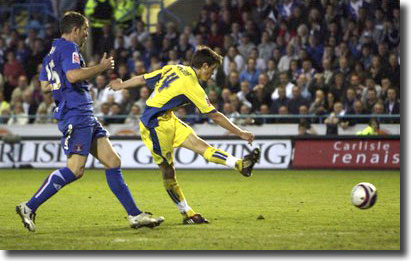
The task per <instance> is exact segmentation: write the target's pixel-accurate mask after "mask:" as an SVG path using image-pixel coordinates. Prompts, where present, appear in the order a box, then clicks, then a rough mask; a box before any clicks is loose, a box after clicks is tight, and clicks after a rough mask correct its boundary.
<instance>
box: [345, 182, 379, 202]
mask: <svg viewBox="0 0 411 261" xmlns="http://www.w3.org/2000/svg"><path fill="white" fill-rule="evenodd" d="M376 201H377V189H376V188H375V186H374V185H373V184H371V183H367V182H361V183H358V184H357V185H355V186H354V187H353V189H352V192H351V202H352V204H353V205H354V206H356V207H357V208H361V209H367V208H370V207H372V206H374V204H375V202H376Z"/></svg>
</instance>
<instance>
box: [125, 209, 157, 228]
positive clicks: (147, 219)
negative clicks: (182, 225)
mask: <svg viewBox="0 0 411 261" xmlns="http://www.w3.org/2000/svg"><path fill="white" fill-rule="evenodd" d="M128 221H129V222H130V227H132V228H140V227H150V228H153V227H156V226H158V225H160V224H161V223H162V222H163V221H164V217H161V216H160V217H153V216H152V214H151V213H150V212H143V213H141V214H139V215H137V216H128Z"/></svg>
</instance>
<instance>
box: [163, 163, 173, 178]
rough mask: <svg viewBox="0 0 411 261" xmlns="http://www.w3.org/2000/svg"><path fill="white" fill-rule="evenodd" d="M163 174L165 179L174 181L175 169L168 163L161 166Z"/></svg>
mask: <svg viewBox="0 0 411 261" xmlns="http://www.w3.org/2000/svg"><path fill="white" fill-rule="evenodd" d="M159 167H160V169H161V172H162V174H163V179H174V178H175V169H174V166H172V165H170V164H168V163H162V164H160V165H159Z"/></svg>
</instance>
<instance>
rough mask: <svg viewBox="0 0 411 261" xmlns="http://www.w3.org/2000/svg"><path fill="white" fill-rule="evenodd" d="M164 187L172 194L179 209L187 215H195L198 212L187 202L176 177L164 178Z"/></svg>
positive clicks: (171, 196)
mask: <svg viewBox="0 0 411 261" xmlns="http://www.w3.org/2000/svg"><path fill="white" fill-rule="evenodd" d="M164 187H165V189H166V191H167V193H168V195H169V196H170V198H171V200H172V201H173V202H174V203H176V205H177V208H178V211H179V212H180V213H181V214H182V215H184V216H187V217H191V216H194V215H195V214H196V213H195V212H194V210H193V209H192V208H191V207H190V206H189V205H188V204H187V201H186V199H185V197H184V194H183V191H182V190H181V188H180V186H179V185H178V183H177V180H175V179H164Z"/></svg>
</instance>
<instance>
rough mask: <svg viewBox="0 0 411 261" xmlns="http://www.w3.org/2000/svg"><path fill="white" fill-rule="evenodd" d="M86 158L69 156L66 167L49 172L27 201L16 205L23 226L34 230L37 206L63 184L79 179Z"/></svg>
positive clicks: (75, 155)
mask: <svg viewBox="0 0 411 261" xmlns="http://www.w3.org/2000/svg"><path fill="white" fill-rule="evenodd" d="M86 160H87V157H86V156H82V155H78V154H73V155H71V156H69V157H68V160H67V167H65V168H62V169H58V170H55V171H54V172H53V173H51V174H50V175H49V176H48V177H47V178H46V179H45V180H44V182H43V184H42V185H41V186H40V188H39V189H38V191H37V192H36V193H35V194H34V195H33V197H32V198H31V199H30V200H29V201H27V202H23V203H21V204H19V205H18V206H16V211H17V214H19V215H20V217H21V219H22V221H23V224H24V226H25V227H26V228H27V229H28V230H29V231H32V232H34V231H35V230H36V224H35V217H36V210H37V208H38V207H39V206H40V205H41V204H43V203H44V202H46V200H48V199H49V198H51V197H52V196H53V195H54V194H56V193H57V192H58V191H59V190H60V189H61V188H63V187H64V186H65V185H67V184H69V183H71V182H73V181H75V180H77V179H79V178H80V177H81V176H82V175H83V173H84V165H85V164H86Z"/></svg>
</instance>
